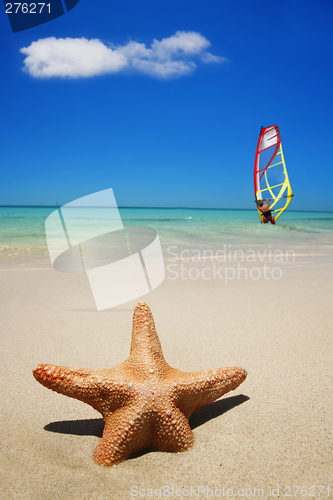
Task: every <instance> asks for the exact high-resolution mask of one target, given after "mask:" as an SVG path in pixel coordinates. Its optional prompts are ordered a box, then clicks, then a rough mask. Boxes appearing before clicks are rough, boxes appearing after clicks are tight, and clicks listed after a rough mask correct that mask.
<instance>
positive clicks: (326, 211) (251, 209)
mask: <svg viewBox="0 0 333 500" xmlns="http://www.w3.org/2000/svg"><path fill="white" fill-rule="evenodd" d="M0 208H55V209H57V208H61V206H59V205H0ZM77 208H116V207H77ZM117 208H119V209H121V208H133V209H135V208H140V209H144V210H149V209H150V210H151V209H155V210H156V209H158V210H239V211H241V210H246V211H249V212H255V211H256V210H257V209H256V208H209V207H138V206H136V207H131V206H118V207H117ZM288 212H313V213H333V210H290V209H289V210H288Z"/></svg>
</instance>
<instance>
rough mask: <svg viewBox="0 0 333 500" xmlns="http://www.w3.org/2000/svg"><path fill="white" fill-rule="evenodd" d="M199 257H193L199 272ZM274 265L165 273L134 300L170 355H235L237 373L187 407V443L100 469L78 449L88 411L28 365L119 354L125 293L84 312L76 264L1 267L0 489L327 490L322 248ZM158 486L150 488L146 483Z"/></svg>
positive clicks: (180, 359)
mask: <svg viewBox="0 0 333 500" xmlns="http://www.w3.org/2000/svg"><path fill="white" fill-rule="evenodd" d="M306 253H307V252H304V254H306ZM308 253H313V249H312V250H311V251H309V252H308ZM205 265H206V264H205V263H200V264H195V266H196V267H198V269H199V271H200V273H201V270H202V268H203V267H204V266H205ZM210 265H211V264H210ZM257 265H258V264H257ZM261 265H262V264H261ZM200 266H201V267H200ZM191 267H193V265H192V264H191ZM271 267H275V265H272V264H271ZM280 267H281V268H282V271H283V275H282V278H281V279H280V280H274V279H269V280H265V279H259V280H253V279H248V280H245V279H239V280H238V279H234V280H231V281H230V282H229V283H227V284H225V282H223V281H221V280H219V279H215V280H204V279H201V278H200V279H198V280H190V279H187V280H181V279H178V280H171V279H166V280H165V281H164V283H163V284H162V285H161V286H160V287H158V288H157V289H156V290H154V291H153V292H152V293H150V294H149V295H147V296H145V297H142V298H141V299H140V300H145V301H146V302H147V303H148V304H149V306H150V307H151V309H152V312H153V314H154V318H155V323H156V327H157V331H158V334H159V336H160V339H161V342H162V347H163V351H164V355H165V358H166V360H167V361H168V362H169V363H170V364H171V365H172V366H174V367H176V368H179V369H182V370H185V371H194V370H199V369H207V368H215V367H223V366H231V365H238V366H242V367H244V368H246V369H247V370H248V378H247V380H246V381H245V382H244V383H243V384H242V385H241V386H240V387H239V388H238V389H237V390H236V391H234V392H233V393H230V394H227V395H226V396H224V397H223V398H222V399H221V400H220V401H218V402H215V403H213V405H210V406H208V407H205V408H202V409H200V410H198V411H197V412H196V413H195V414H194V416H193V417H192V420H191V424H192V425H193V428H194V436H195V444H194V447H193V448H192V449H191V450H190V451H188V452H185V453H179V454H172V453H162V452H149V453H145V454H141V455H140V456H138V457H136V458H133V459H130V460H127V461H125V462H123V463H121V464H119V465H117V466H116V467H111V468H104V467H101V466H98V465H96V464H95V463H94V461H93V459H92V454H93V450H94V448H95V446H96V445H97V443H98V441H99V437H98V435H99V434H100V432H101V430H102V427H103V426H102V422H101V420H100V419H101V417H100V415H99V414H98V413H97V412H96V411H94V410H93V409H92V408H90V407H89V406H88V405H85V404H84V403H81V402H79V401H76V400H73V399H70V398H67V397H65V396H62V395H59V394H56V393H54V392H52V391H49V390H47V389H45V388H44V387H42V386H41V385H39V384H38V383H37V382H36V381H35V380H34V378H33V376H32V369H33V368H34V366H35V365H36V364H38V363H52V364H56V365H63V366H70V367H86V368H89V367H91V368H107V367H111V366H113V365H115V364H117V363H120V362H122V361H123V360H124V359H125V358H127V356H128V353H129V346H130V341H131V318H132V313H133V308H134V306H135V304H136V302H137V301H134V302H132V303H128V304H125V305H123V306H120V307H117V308H115V309H110V310H107V311H104V312H97V311H96V309H95V305H94V301H93V298H92V295H91V292H90V289H89V286H88V282H87V280H86V278H85V277H84V276H83V275H65V274H60V273H57V272H55V271H53V270H52V269H42V270H23V269H20V270H16V271H15V270H13V269H10V270H5V269H3V270H1V271H0V283H1V286H0V298H1V300H0V304H1V325H2V326H1V355H0V356H1V358H0V359H1V365H0V367H1V368H0V373H1V387H2V391H1V393H0V415H1V448H0V471H1V476H0V481H1V482H0V484H1V486H0V488H1V494H2V496H1V498H3V499H6V500H7V499H20V500H25V499H29V500H30V499H31V500H32V499H33V500H51V499H52V500H57V499H59V500H60V499H61V500H66V499H80V500H83V499H89V500H109V499H110V500H111V499H112V500H113V499H130V498H167V497H169V498H172V493H173V497H174V498H177V497H178V498H186V495H187V494H188V495H187V497H190V498H191V495H192V497H193V498H194V497H197V498H214V497H217V495H218V494H219V490H221V496H223V487H224V488H225V490H224V496H225V497H226V496H227V489H229V490H228V493H229V495H230V493H231V490H230V488H232V493H233V497H237V498H239V497H240V496H242V493H244V495H243V496H245V498H251V497H258V496H259V497H260V498H271V496H270V487H271V488H275V489H276V488H278V487H279V494H280V497H283V498H284V497H285V493H288V492H289V490H288V489H286V488H287V487H288V486H291V487H293V486H303V487H304V488H303V490H302V492H303V494H301V491H299V492H298V494H297V495H296V498H304V497H310V498H311V496H312V495H310V494H311V493H312V492H313V491H314V490H313V489H311V488H310V487H311V486H314V487H317V486H324V487H325V488H327V487H328V486H330V487H331V491H330V496H332V495H333V483H332V477H333V465H332V464H333V460H332V451H333V450H332V444H333V434H332V423H333V416H332V415H333V411H332V406H333V403H332V401H333V400H332V396H333V394H332V393H333V391H332V378H333V375H332V366H333V348H332V333H333V332H332V294H333V293H332V292H333V285H332V283H333V280H332V278H333V272H332V270H333V266H332V259H331V258H330V257H329V255H326V256H320V257H303V258H298V259H296V262H294V263H287V264H283V265H281V266H280ZM167 276H168V277H170V273H168V274H167ZM45 426H47V429H45ZM166 486H169V488H170V489H164V491H163V490H161V497H160V496H159V492H158V491H157V492H156V495H155V492H154V491H152V490H154V489H155V488H156V489H158V488H163V487H166ZM131 487H133V489H132V490H131ZM172 487H173V488H174V490H173V491H172V490H171V488H172ZM191 487H192V490H191ZM198 487H202V489H201V490H198ZM138 488H140V489H141V490H140V495H139V489H138ZM207 488H210V490H207ZM243 488H244V489H245V490H246V489H248V491H247V493H246V492H245V490H244V491H243ZM254 488H257V489H263V496H261V492H259V493H258V492H254V491H253V490H254ZM150 489H152V490H150ZM177 489H178V491H177ZM211 490H212V491H211ZM250 490H251V491H250ZM131 491H132V493H131ZM295 491H296V489H295V488H293V489H292V490H291V492H290V494H291V495H292V497H293V498H295V496H294V494H295ZM251 492H252V493H253V494H252V495H250V493H251ZM135 493H137V495H136V496H135ZM168 493H169V494H168ZM199 493H200V495H199ZM275 493H276V491H275ZM318 493H319V488H315V498H319V496H318ZM207 495H208V496H207ZM312 498H314V497H313V496H312ZM320 498H327V490H323V491H322V493H321V496H320Z"/></svg>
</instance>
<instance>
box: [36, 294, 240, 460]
mask: <svg viewBox="0 0 333 500" xmlns="http://www.w3.org/2000/svg"><path fill="white" fill-rule="evenodd" d="M33 374H34V377H35V378H36V380H37V381H38V382H40V383H41V384H42V385H44V386H45V387H47V388H49V389H52V390H53V391H56V392H59V393H61V394H65V395H66V396H70V397H72V398H75V399H79V400H80V401H83V402H84V403H87V404H89V405H90V406H92V407H93V408H95V409H96V410H97V411H99V412H100V413H101V414H102V416H103V419H104V432H103V437H102V439H101V441H100V443H99V444H98V446H97V448H96V450H95V453H94V459H95V461H96V462H97V463H98V464H101V465H105V466H110V465H115V464H118V463H119V462H122V461H123V460H126V459H127V458H129V457H130V456H131V455H132V454H133V453H135V452H137V451H140V450H143V449H145V448H153V449H156V450H160V451H171V452H179V451H186V450H188V449H189V448H191V446H192V445H193V442H194V437H193V433H192V430H191V428H190V426H189V423H188V420H189V418H190V416H191V415H192V413H193V412H194V411H195V410H196V409H198V408H200V407H201V406H204V405H207V404H210V403H212V402H213V401H215V400H216V399H218V398H220V397H221V396H222V395H223V394H225V393H227V392H229V391H232V390H234V389H236V387H238V386H239V385H240V384H241V383H242V382H243V381H244V380H245V378H246V375H247V373H246V371H245V370H243V369H242V368H237V367H231V368H218V369H216V370H205V371H199V372H193V373H187V372H182V371H180V370H177V369H175V368H172V367H171V366H169V365H168V363H167V362H166V361H165V359H164V356H163V353H162V348H161V344H160V341H159V338H158V335H157V333H156V330H155V324H154V319H153V316H152V313H151V311H150V309H149V307H148V306H147V304H145V303H144V302H139V304H137V306H136V307H135V310H134V315H133V331H132V343H131V351H130V356H129V358H128V359H127V360H126V361H124V362H123V363H121V364H120V365H117V366H115V367H114V368H110V369H105V370H84V369H75V368H64V367H61V366H53V365H45V364H43V365H38V366H37V367H36V369H35V370H34V372H33Z"/></svg>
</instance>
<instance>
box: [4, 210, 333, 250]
mask: <svg viewBox="0 0 333 500" xmlns="http://www.w3.org/2000/svg"><path fill="white" fill-rule="evenodd" d="M54 210H55V208H54V207H53V208H52V207H0V255H1V256H2V258H5V257H8V258H9V257H10V258H18V257H19V256H22V255H25V256H31V255H35V256H40V257H43V256H44V257H45V256H47V255H48V251H47V244H46V237H45V219H46V218H47V217H48V215H50V213H52V212H53V211H54ZM120 214H121V218H122V221H123V223H124V225H147V226H152V227H154V228H155V229H156V230H157V231H158V234H159V237H160V240H161V243H162V246H163V248H166V247H167V246H169V245H179V246H185V247H186V246H187V247H191V248H193V247H196V246H197V247H203V246H204V247H207V248H208V247H214V248H216V247H220V246H221V245H223V244H227V245H233V246H237V245H238V246H244V245H245V246H248V247H251V246H255V245H265V244H274V245H280V246H283V245H288V246H291V245H294V246H321V247H323V246H324V247H327V246H331V245H333V213H331V212H293V211H288V212H285V213H284V214H283V216H282V217H281V218H280V219H279V220H278V221H277V224H276V225H275V226H272V225H271V224H266V225H262V224H260V222H259V217H258V214H257V212H256V210H202V209H190V208H189V209H187V208H176V209H170V208H121V209H120Z"/></svg>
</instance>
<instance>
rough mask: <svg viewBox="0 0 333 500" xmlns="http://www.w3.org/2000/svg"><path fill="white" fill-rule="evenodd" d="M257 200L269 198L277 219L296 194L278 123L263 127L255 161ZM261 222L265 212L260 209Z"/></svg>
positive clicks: (255, 191)
mask: <svg viewBox="0 0 333 500" xmlns="http://www.w3.org/2000/svg"><path fill="white" fill-rule="evenodd" d="M254 194H255V201H256V202H257V201H258V200H264V199H267V198H269V199H270V201H271V204H270V207H269V209H270V210H271V212H272V214H273V215H274V218H275V220H277V219H278V218H279V217H280V215H282V214H283V212H284V211H285V209H286V208H287V207H288V205H289V203H290V202H291V198H292V197H293V196H294V195H293V193H292V189H291V185H290V181H289V177H288V172H287V168H286V163H285V160H284V155H283V151H282V144H281V137H280V132H279V129H278V127H277V125H272V126H271V127H261V130H260V135H259V140H258V145H257V151H256V157H255V161H254ZM258 213H259V217H260V220H261V222H262V221H263V214H262V212H261V211H260V210H259V209H258Z"/></svg>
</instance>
